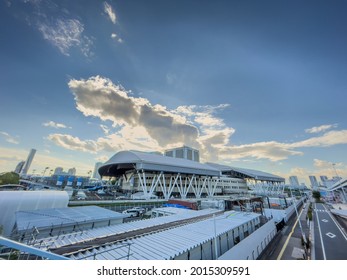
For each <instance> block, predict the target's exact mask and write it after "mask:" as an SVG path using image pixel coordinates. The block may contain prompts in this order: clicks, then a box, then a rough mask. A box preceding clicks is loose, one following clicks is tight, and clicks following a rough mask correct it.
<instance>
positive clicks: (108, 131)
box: [100, 124, 110, 134]
mask: <svg viewBox="0 0 347 280" xmlns="http://www.w3.org/2000/svg"><path fill="white" fill-rule="evenodd" d="M100 127H101V129H102V131H103V132H104V133H105V134H109V133H110V129H109V128H108V127H107V126H106V125H103V124H101V125H100Z"/></svg>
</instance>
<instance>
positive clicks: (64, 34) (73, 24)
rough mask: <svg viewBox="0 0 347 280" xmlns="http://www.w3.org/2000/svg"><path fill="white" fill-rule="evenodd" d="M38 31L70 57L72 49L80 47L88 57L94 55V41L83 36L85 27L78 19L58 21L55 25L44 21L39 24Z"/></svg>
mask: <svg viewBox="0 0 347 280" xmlns="http://www.w3.org/2000/svg"><path fill="white" fill-rule="evenodd" d="M38 29H39V31H40V32H41V33H42V35H43V38H44V39H46V40H47V41H49V42H50V43H51V44H52V45H53V46H55V47H57V48H58V49H59V51H60V52H61V53H62V54H64V55H66V56H69V55H70V49H71V48H72V47H78V48H79V49H80V50H81V52H82V53H83V55H85V56H86V57H88V56H91V55H92V51H91V46H92V45H93V41H92V39H90V38H89V37H88V36H86V35H84V34H83V31H84V25H83V24H82V23H81V22H80V21H79V20H77V19H62V18H59V19H56V20H55V21H54V22H53V23H50V22H47V21H43V22H39V23H38Z"/></svg>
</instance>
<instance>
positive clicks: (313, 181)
mask: <svg viewBox="0 0 347 280" xmlns="http://www.w3.org/2000/svg"><path fill="white" fill-rule="evenodd" d="M308 177H309V178H310V183H311V187H312V189H313V190H316V189H317V188H318V181H317V178H316V176H308Z"/></svg>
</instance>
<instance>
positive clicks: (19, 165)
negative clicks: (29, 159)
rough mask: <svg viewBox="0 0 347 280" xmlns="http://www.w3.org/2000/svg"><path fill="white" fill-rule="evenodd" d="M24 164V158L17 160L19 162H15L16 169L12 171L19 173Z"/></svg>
mask: <svg viewBox="0 0 347 280" xmlns="http://www.w3.org/2000/svg"><path fill="white" fill-rule="evenodd" d="M24 164H25V161H24V160H23V161H21V162H19V163H18V164H17V166H16V169H15V170H14V172H16V173H18V174H20V173H21V172H22V169H23V166H24Z"/></svg>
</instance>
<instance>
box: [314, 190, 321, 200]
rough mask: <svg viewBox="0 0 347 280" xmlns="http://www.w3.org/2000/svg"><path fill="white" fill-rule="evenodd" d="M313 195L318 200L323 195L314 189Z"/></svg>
mask: <svg viewBox="0 0 347 280" xmlns="http://www.w3.org/2000/svg"><path fill="white" fill-rule="evenodd" d="M312 197H313V198H314V199H316V201H320V198H321V195H320V192H319V191H313V192H312Z"/></svg>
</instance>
